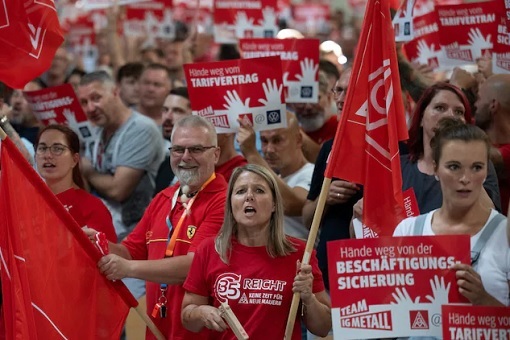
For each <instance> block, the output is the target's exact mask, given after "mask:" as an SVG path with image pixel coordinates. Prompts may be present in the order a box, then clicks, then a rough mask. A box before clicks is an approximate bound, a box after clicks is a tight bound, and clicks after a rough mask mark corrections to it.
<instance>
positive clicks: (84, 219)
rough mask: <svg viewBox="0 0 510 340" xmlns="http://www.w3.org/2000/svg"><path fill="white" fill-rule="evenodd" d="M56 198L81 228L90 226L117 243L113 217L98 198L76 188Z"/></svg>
mask: <svg viewBox="0 0 510 340" xmlns="http://www.w3.org/2000/svg"><path fill="white" fill-rule="evenodd" d="M56 196H57V198H58V199H59V201H60V202H61V203H62V204H63V205H64V207H65V208H66V209H67V211H68V212H69V214H71V216H72V217H73V218H74V220H75V221H76V222H77V223H78V225H79V226H80V227H84V226H88V227H89V228H92V229H95V230H97V231H99V232H102V233H105V235H106V238H107V239H108V240H109V241H110V242H113V243H117V234H116V233H115V227H114V226H113V222H112V215H111V214H110V211H109V210H108V208H107V207H106V206H105V205H104V203H103V202H102V201H101V200H100V199H99V198H98V197H96V196H94V195H92V194H89V193H88V192H86V191H85V190H82V189H74V188H71V189H68V190H66V191H63V192H61V193H60V194H57V195H56Z"/></svg>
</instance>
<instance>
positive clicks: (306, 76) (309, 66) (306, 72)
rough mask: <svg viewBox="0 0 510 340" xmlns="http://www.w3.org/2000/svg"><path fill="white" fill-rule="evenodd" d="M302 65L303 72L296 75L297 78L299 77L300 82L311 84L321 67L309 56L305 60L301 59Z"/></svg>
mask: <svg viewBox="0 0 510 340" xmlns="http://www.w3.org/2000/svg"><path fill="white" fill-rule="evenodd" d="M299 65H300V66H301V73H302V74H298V75H296V78H297V79H299V81H300V82H302V83H304V84H310V83H313V82H314V81H315V75H316V74H317V70H318V69H319V65H318V64H317V65H315V66H314V64H313V60H312V59H309V58H305V60H301V62H300V63H299Z"/></svg>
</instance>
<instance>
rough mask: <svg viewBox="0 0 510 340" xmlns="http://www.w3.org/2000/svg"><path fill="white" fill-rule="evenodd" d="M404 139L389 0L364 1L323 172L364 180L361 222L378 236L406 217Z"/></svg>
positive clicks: (404, 129) (343, 177)
mask: <svg viewBox="0 0 510 340" xmlns="http://www.w3.org/2000/svg"><path fill="white" fill-rule="evenodd" d="M407 138H408V136H407V127H406V122H405V114H404V106H403V102H402V92H401V89H400V77H399V73H398V64H397V55H396V49H395V41H394V33H393V27H392V23H391V17H390V10H389V1H388V0H369V1H368V3H367V9H366V13H365V19H364V20H363V28H362V30H361V37H360V40H359V44H358V49H357V54H356V57H355V59H354V65H353V70H352V76H351V80H350V83H349V87H348V91H347V97H346V100H345V104H344V110H343V112H342V119H341V122H340V124H339V126H338V129H337V132H336V136H335V141H334V144H333V149H332V150H331V155H330V159H329V162H328V166H327V168H326V173H325V175H326V177H328V178H332V177H338V178H342V179H345V180H348V181H351V182H355V183H359V184H363V186H364V189H363V192H364V200H363V223H364V224H365V225H367V226H368V227H369V228H370V229H372V230H373V231H375V232H376V233H377V234H379V235H381V236H383V235H392V234H393V229H394V228H395V227H396V225H397V224H398V222H399V221H400V220H402V219H403V218H404V217H405V215H404V206H403V199H402V175H401V170H400V158H399V151H398V141H399V140H405V139H407Z"/></svg>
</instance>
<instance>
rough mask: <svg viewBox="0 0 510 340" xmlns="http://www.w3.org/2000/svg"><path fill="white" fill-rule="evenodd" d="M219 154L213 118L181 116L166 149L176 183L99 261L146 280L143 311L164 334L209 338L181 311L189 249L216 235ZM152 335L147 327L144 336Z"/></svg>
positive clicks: (113, 275)
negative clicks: (185, 321) (190, 326)
mask: <svg viewBox="0 0 510 340" xmlns="http://www.w3.org/2000/svg"><path fill="white" fill-rule="evenodd" d="M219 154H220V150H219V148H218V147H217V136H216V132H215V130H214V127H213V126H212V125H211V123H209V122H208V121H207V120H205V119H204V118H202V117H200V116H188V117H185V118H183V119H181V120H179V121H178V122H177V123H176V125H175V129H174V130H173V133H172V148H171V152H170V165H171V167H172V170H173V172H174V173H175V175H176V176H177V178H178V179H179V182H178V183H176V184H175V185H173V186H171V187H169V188H167V189H165V190H163V191H162V192H160V193H159V194H158V195H157V196H156V197H155V198H154V200H153V201H152V202H151V204H150V205H149V207H148V208H147V210H146V211H145V214H144V216H143V218H142V220H141V221H140V223H138V225H137V226H136V228H135V230H133V232H132V233H131V234H130V235H129V236H128V237H127V239H126V240H124V241H123V242H122V243H120V244H112V243H111V244H110V247H109V248H110V253H111V254H110V255H107V256H105V257H103V258H102V259H101V260H100V261H99V264H98V265H99V268H100V270H101V272H102V273H104V275H106V277H107V278H108V279H110V280H118V279H122V278H125V277H134V278H139V279H142V280H146V281H147V282H146V288H147V313H148V314H149V315H150V316H151V318H152V320H153V321H154V323H155V324H156V325H157V326H158V328H159V330H160V331H161V332H162V333H163V334H164V335H165V336H166V337H167V339H201V338H202V337H207V332H202V333H200V334H196V333H190V332H189V331H187V330H186V329H185V328H184V327H183V326H182V324H181V313H180V311H181V304H182V298H183V296H184V290H183V288H182V283H183V282H184V279H185V278H186V276H187V274H188V271H189V268H190V265H191V261H192V259H193V253H194V251H195V249H196V248H197V246H198V245H199V244H200V243H201V242H202V241H203V240H204V239H206V238H208V237H212V236H216V234H217V233H218V231H219V229H220V227H221V225H222V223H223V215H224V206H225V193H226V189H227V183H226V182H225V180H224V179H223V177H222V176H216V174H215V172H214V166H215V164H216V162H217V161H218V158H219ZM86 233H87V234H88V235H89V237H91V236H93V235H94V232H93V231H91V230H87V231H86ZM161 304H162V305H164V307H162V306H161ZM162 308H163V309H164V310H165V312H164V311H162ZM154 311H156V312H155V313H153V312H154ZM153 338H154V337H153V336H152V335H151V334H150V332H147V339H153Z"/></svg>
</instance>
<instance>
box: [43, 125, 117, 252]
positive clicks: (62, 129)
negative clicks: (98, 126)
mask: <svg viewBox="0 0 510 340" xmlns="http://www.w3.org/2000/svg"><path fill="white" fill-rule="evenodd" d="M35 145H36V148H35V150H36V152H35V161H36V164H37V171H38V172H39V174H40V175H41V177H42V178H44V180H45V181H46V184H47V185H48V187H49V188H50V190H51V191H52V192H53V193H54V194H55V195H56V196H57V198H58V199H59V200H60V202H62V204H63V205H64V207H65V208H66V209H67V211H68V212H69V213H70V214H71V216H72V217H73V218H74V220H75V221H76V222H77V223H78V225H79V226H80V227H84V226H87V227H89V228H94V229H95V230H97V231H99V232H103V233H104V234H105V235H106V238H107V239H108V240H109V241H111V242H117V235H116V233H115V229H114V227H113V222H112V217H111V215H110V212H109V211H108V209H107V208H106V206H105V205H104V204H103V202H101V200H100V199H99V198H97V197H95V196H93V195H91V194H89V193H88V192H86V191H85V190H83V187H84V186H83V179H82V177H81V172H80V167H79V161H80V140H79V138H78V135H77V134H76V133H75V132H74V131H73V130H71V129H70V128H68V127H67V126H63V125H48V126H46V127H45V128H43V129H42V130H41V131H40V132H39V135H38V136H37V140H36V144H35Z"/></svg>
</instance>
